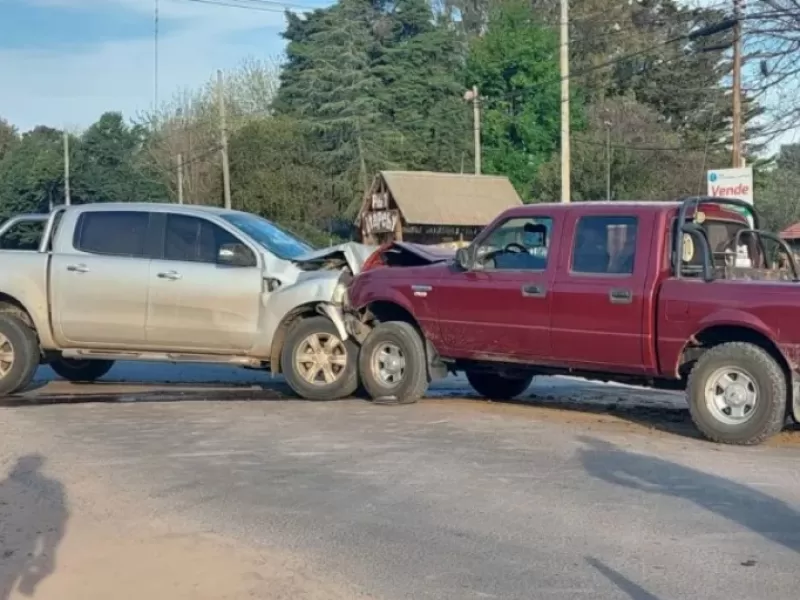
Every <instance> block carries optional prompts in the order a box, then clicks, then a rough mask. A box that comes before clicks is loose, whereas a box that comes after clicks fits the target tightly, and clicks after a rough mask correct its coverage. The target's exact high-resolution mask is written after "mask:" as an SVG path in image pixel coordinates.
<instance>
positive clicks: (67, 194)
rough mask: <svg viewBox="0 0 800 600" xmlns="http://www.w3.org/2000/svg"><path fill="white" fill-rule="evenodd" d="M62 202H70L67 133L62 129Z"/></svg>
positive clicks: (68, 203)
mask: <svg viewBox="0 0 800 600" xmlns="http://www.w3.org/2000/svg"><path fill="white" fill-rule="evenodd" d="M64 204H66V205H67V206H69V205H70V204H72V198H71V194H70V189H69V133H68V132H67V131H66V130H65V131H64Z"/></svg>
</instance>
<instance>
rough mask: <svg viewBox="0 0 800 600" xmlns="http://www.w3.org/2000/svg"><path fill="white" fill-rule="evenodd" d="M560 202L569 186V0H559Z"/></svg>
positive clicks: (565, 200)
mask: <svg viewBox="0 0 800 600" xmlns="http://www.w3.org/2000/svg"><path fill="white" fill-rule="evenodd" d="M560 25H561V27H560V32H561V36H560V37H561V44H560V52H559V58H560V66H561V202H569V201H570V196H571V195H572V190H571V187H570V172H571V168H570V160H571V158H570V146H569V143H570V138H569V0H561V23H560Z"/></svg>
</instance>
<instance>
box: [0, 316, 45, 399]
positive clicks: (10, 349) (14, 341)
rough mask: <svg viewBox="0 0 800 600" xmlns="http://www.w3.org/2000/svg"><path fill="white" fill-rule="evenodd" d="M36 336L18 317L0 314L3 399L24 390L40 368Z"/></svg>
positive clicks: (0, 388) (0, 389)
mask: <svg viewBox="0 0 800 600" xmlns="http://www.w3.org/2000/svg"><path fill="white" fill-rule="evenodd" d="M40 359H41V353H40V351H39V340H38V339H37V338H36V333H35V332H34V331H33V329H31V328H30V327H28V326H27V325H25V323H23V322H22V321H21V320H20V319H19V318H17V317H15V316H12V315H10V314H0V396H8V395H10V394H14V393H15V392H19V391H22V390H23V389H25V388H26V387H28V385H29V384H30V382H31V380H32V379H33V376H34V375H35V374H36V369H37V368H38V367H39V361H40Z"/></svg>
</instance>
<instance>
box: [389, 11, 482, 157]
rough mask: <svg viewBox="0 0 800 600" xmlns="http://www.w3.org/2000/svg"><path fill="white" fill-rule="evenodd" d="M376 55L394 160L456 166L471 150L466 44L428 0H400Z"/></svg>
mask: <svg viewBox="0 0 800 600" xmlns="http://www.w3.org/2000/svg"><path fill="white" fill-rule="evenodd" d="M383 24H384V28H385V33H384V35H383V36H382V37H381V40H380V41H381V50H380V52H379V54H378V57H377V59H376V60H375V67H374V69H375V73H376V74H377V76H378V77H379V78H380V81H381V86H380V88H379V93H380V101H381V106H380V108H381V112H382V114H383V115H384V119H386V123H387V125H388V126H389V127H391V128H392V130H393V134H394V135H393V138H394V140H395V142H394V143H393V145H392V148H391V153H390V154H391V157H392V160H393V161H394V162H396V163H399V164H402V165H403V167H404V168H406V169H414V170H432V171H455V170H457V169H458V168H459V165H460V164H462V162H463V160H464V158H465V156H466V155H467V154H470V155H471V143H470V139H471V137H470V134H469V132H470V130H471V123H470V120H471V119H470V118H469V111H468V108H467V106H465V104H464V102H463V100H462V95H463V93H464V87H463V82H462V81H461V77H460V75H461V70H462V66H463V56H464V51H465V47H464V44H463V43H462V41H461V39H460V38H459V36H458V34H457V32H456V31H455V29H454V28H452V27H450V26H449V24H448V23H446V22H444V23H441V22H435V21H434V15H433V13H432V11H431V7H430V5H429V4H428V2H427V0H398V1H397V2H396V3H395V4H394V5H393V10H392V12H391V13H389V14H388V15H387V16H386V18H385V19H384V23H383Z"/></svg>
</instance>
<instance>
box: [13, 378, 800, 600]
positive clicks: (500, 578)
mask: <svg viewBox="0 0 800 600" xmlns="http://www.w3.org/2000/svg"><path fill="white" fill-rule="evenodd" d="M132 381H137V382H138V383H137V384H132V383H130V382H132ZM170 382H173V383H170ZM175 382H183V383H175ZM36 388H37V389H34V390H32V392H30V394H29V396H30V398H28V399H25V400H22V401H20V402H15V403H12V404H11V406H9V407H6V408H3V409H2V411H1V412H0V414H2V415H3V417H2V423H0V428H1V429H0V438H2V440H3V441H2V442H1V443H0V456H2V458H3V466H5V468H6V470H9V469H11V468H12V467H13V465H14V461H15V460H18V459H19V458H20V457H28V456H32V455H34V454H40V455H42V456H43V458H44V459H45V460H46V467H44V468H45V469H46V472H47V474H48V481H49V482H50V483H49V484H48V486H45V485H41V486H39V491H38V492H37V493H38V494H39V495H40V496H41V498H44V500H41V502H45V500H46V499H47V498H51V500H52V498H53V497H54V496H53V494H52V493H51V492H48V490H49V489H52V486H53V485H55V484H57V486H60V487H59V489H61V490H62V492H61V495H58V497H59V498H61V497H62V496H63V497H64V498H65V499H64V500H63V501H62V500H59V501H58V502H54V501H53V502H51V504H52V505H53V506H52V507H51V509H48V510H50V511H51V512H52V513H54V514H56V515H61V514H62V513H63V512H64V511H63V510H62V511H60V512H59V509H58V505H59V504H65V503H67V502H71V504H70V506H71V509H70V511H68V512H69V513H70V515H73V516H64V517H58V518H63V519H64V520H66V521H67V522H68V523H69V519H73V518H74V519H78V518H80V515H81V514H89V513H91V514H92V515H94V517H93V518H94V519H95V520H97V521H102V520H103V518H104V517H103V515H106V516H105V521H109V520H111V517H110V516H109V515H112V514H114V515H127V514H130V513H132V512H136V513H137V514H139V515H144V517H143V518H144V519H145V520H146V519H150V520H153V519H158V520H160V521H163V522H166V523H170V524H171V527H174V528H175V530H176V531H182V532H186V531H191V532H193V533H195V534H198V535H199V534H200V533H202V534H203V535H206V534H208V535H214V536H218V537H219V538H220V539H224V540H227V541H230V543H231V544H235V545H236V547H237V548H244V549H247V550H248V551H254V552H257V553H259V555H261V556H266V557H275V556H283V557H289V556H290V557H293V558H292V559H291V560H289V559H286V562H280V561H279V562H278V563H277V565H278V566H277V570H278V571H281V572H289V571H291V572H292V573H294V574H295V575H293V578H292V584H293V585H295V584H296V585H300V583H298V582H299V581H300V580H301V579H303V578H307V577H311V575H309V573H311V572H313V581H315V582H316V583H315V584H314V585H317V586H322V585H323V583H324V584H325V585H330V586H335V589H336V591H335V592H334V591H333V589H334V588H333V587H329V588H324V587H322V588H319V589H321V590H323V591H321V592H320V591H319V590H317V591H318V593H317V595H312V594H311V592H309V591H308V590H309V589H310V588H308V587H306V588H303V590H304V591H303V592H302V593H300V592H297V591H295V592H292V591H286V592H281V591H278V588H277V587H275V586H271V585H265V584H264V581H265V575H264V571H263V570H264V569H267V566H268V563H269V564H270V565H271V566H270V567H269V568H270V569H272V570H273V571H274V570H275V569H276V567H275V562H274V560H272V559H270V560H272V562H270V560H267V559H264V560H263V561H262V562H260V563H259V562H258V561H256V562H255V563H254V564H255V565H256V566H254V567H248V570H247V573H246V574H244V575H242V576H241V577H238V576H237V578H238V579H237V582H236V585H238V586H240V587H241V586H244V587H241V589H242V590H244V591H241V592H239V591H237V592H236V593H233V592H231V594H230V595H224V594H223V595H220V594H217V597H230V598H234V597H235V598H239V597H242V598H245V597H254V598H278V597H281V598H283V597H286V598H293V599H294V598H301V597H309V598H310V597H314V598H320V599H322V598H340V597H341V598H356V597H362V596H363V597H370V598H381V599H387V600H391V599H401V598H402V599H405V598H413V599H418V598H419V599H423V598H430V599H454V600H462V599H463V600H467V599H471V598H476V599H477V598H500V599H504V600H506V599H508V600H512V599H517V598H519V599H526V600H530V599H539V598H542V599H545V598H546V599H550V598H552V599H562V598H563V599H567V598H570V599H571V598H593V599H594V598H603V599H609V600H612V599H626V598H631V599H636V600H655V599H659V600H668V599H677V598H687V599H689V598H691V599H696V598H703V599H705V600H715V599H720V600H722V599H724V600H736V599H740V598H741V599H742V600H752V599H753V598H763V599H770V600H772V599H784V598H785V599H789V598H794V597H796V595H797V589H796V585H797V566H798V564H800V562H799V561H800V478H798V477H797V476H796V474H795V471H794V469H796V468H798V464H800V460H799V459H800V451H799V450H798V449H799V448H800V445H798V444H797V443H796V438H797V437H798V436H800V433H797V432H792V433H789V434H786V435H785V436H784V437H783V438H781V439H779V440H778V441H776V442H775V443H773V444H771V445H768V446H764V447H759V448H733V447H722V446H715V445H712V444H709V443H706V442H703V441H701V440H698V439H696V438H695V437H694V434H693V429H692V428H691V424H690V423H689V422H688V417H687V416H686V413H685V411H684V410H683V408H682V407H681V405H680V399H679V397H677V396H675V395H671V394H663V393H657V392H650V391H645V390H639V389H636V388H627V387H624V386H602V385H597V384H588V383H586V382H582V381H578V380H569V379H559V378H554V379H545V380H543V381H542V382H539V383H537V384H535V385H534V387H533V388H532V390H531V394H530V396H529V397H528V398H527V399H526V400H525V402H523V403H522V404H514V405H511V404H496V403H489V402H485V401H481V400H478V399H475V398H471V397H469V396H468V395H467V394H468V390H467V389H466V388H465V387H464V385H463V382H461V381H454V382H445V383H444V384H440V385H439V386H437V388H436V389H435V390H434V392H433V394H432V396H433V398H431V399H427V400H425V401H422V402H420V403H418V404H416V405H412V406H403V407H381V406H373V405H370V404H369V403H366V402H364V401H361V400H345V401H340V402H331V403H312V402H303V401H298V400H293V399H288V398H287V396H286V390H285V388H283V387H282V385H281V384H280V383H278V384H277V385H276V384H275V382H273V381H271V380H270V378H269V376H268V375H263V374H260V373H254V372H249V371H235V372H234V371H231V370H229V369H224V368H207V367H193V368H185V367H175V368H169V367H159V368H157V369H154V368H153V367H151V366H148V365H138V366H124V367H123V366H118V367H117V368H116V369H115V370H113V371H112V372H111V373H110V374H109V382H107V383H101V384H95V385H92V386H80V387H78V386H72V385H70V384H65V383H53V382H51V381H49V376H48V375H47V371H46V370H44V369H43V371H42V373H41V374H40V378H39V379H38V381H37V386H36ZM165 390H166V391H165ZM91 395H94V396H95V398H94V399H96V400H104V401H105V402H85V401H83V400H85V399H86V397H88V396H91ZM69 396H73V398H69ZM31 400H33V402H31ZM70 400H73V401H70ZM114 400H128V401H129V402H117V401H114ZM159 400H166V401H159ZM168 400H176V401H168ZM76 401H77V402H76ZM9 479H13V477H10V478H9ZM2 489H3V488H2V483H0V506H1V505H2V504H3V498H2ZM90 489H91V490H92V491H91V492H89V491H87V490H90ZM101 489H102V490H103V491H102V492H100V491H99V490H101ZM115 507H116V508H115ZM5 520H6V521H8V522H23V521H19V520H17V521H15V517H14V514H13V510H12V511H11V514H7V515H5ZM45 520H46V519H45ZM81 522H85V519H84V521H81ZM23 526H24V522H23ZM17 529H19V527H18V528H17ZM1 533H2V532H0V534H1ZM72 535H78V533H77V532H75V529H73V532H72V533H70V529H69V525H68V526H67V532H66V534H65V535H64V537H63V544H62V545H63V546H65V547H66V546H68V543H69V540H70V537H71V536H72ZM1 537H2V535H0V538H1ZM159 539H160V538H159ZM55 545H57V544H55ZM72 547H75V546H72ZM53 552H54V553H55V554H56V555H57V556H59V557H60V558H57V559H56V567H55V570H54V572H53V573H52V575H50V579H51V580H52V582H53V583H52V586H53V587H51V588H50V589H55V586H56V585H57V582H58V581H59V577H64V576H65V575H64V574H63V573H62V571H60V570H59V569H60V568H61V567H59V565H60V564H63V565H68V564H69V553H68V552H67V550H66V549H64V550H59V549H58V548H54V549H53ZM59 552H62V554H59ZM59 561H61V562H59ZM1 564H2V561H0V565H1ZM298 565H300V566H298ZM67 568H68V567H67V566H64V567H63V569H67ZM208 568H209V569H211V570H212V571H213V567H208ZM225 568H227V567H223V566H220V567H219V569H220V573H222V571H223V570H225ZM259 573H260V574H259ZM87 576H88V575H87ZM186 577H190V578H191V577H200V575H198V574H195V575H191V574H187V575H186ZM186 577H184V579H186ZM0 579H2V570H0ZM198 581H199V580H198ZM266 581H270V580H269V579H266ZM320 582H323V583H320ZM45 583H46V582H45ZM43 585H45V584H43ZM198 585H200V584H198ZM203 585H205V584H203ZM230 585H231V586H233V583H231V584H230ZM287 585H288V584H287ZM42 589H45V590H46V589H47V588H45V587H43V588H42ZM62 589H63V588H62ZM198 589H200V588H198ZM232 589H233V588H232V587H231V590H232ZM238 589H239V588H237V590H238ZM281 589H284V588H281ZM285 589H288V588H285ZM298 589H299V588H298ZM324 590H327V591H324ZM237 594H238V595H237ZM248 594H249V595H248ZM282 594H283V595H282ZM53 597H58V596H53ZM62 597H63V593H62ZM119 597H122V596H119ZM126 597H127V596H126ZM162 597H167V596H163V595H162ZM195 597H201V595H200V594H199V593H197V594H195ZM209 597H211V596H209ZM0 600H5V599H4V598H3V595H2V586H0Z"/></svg>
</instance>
